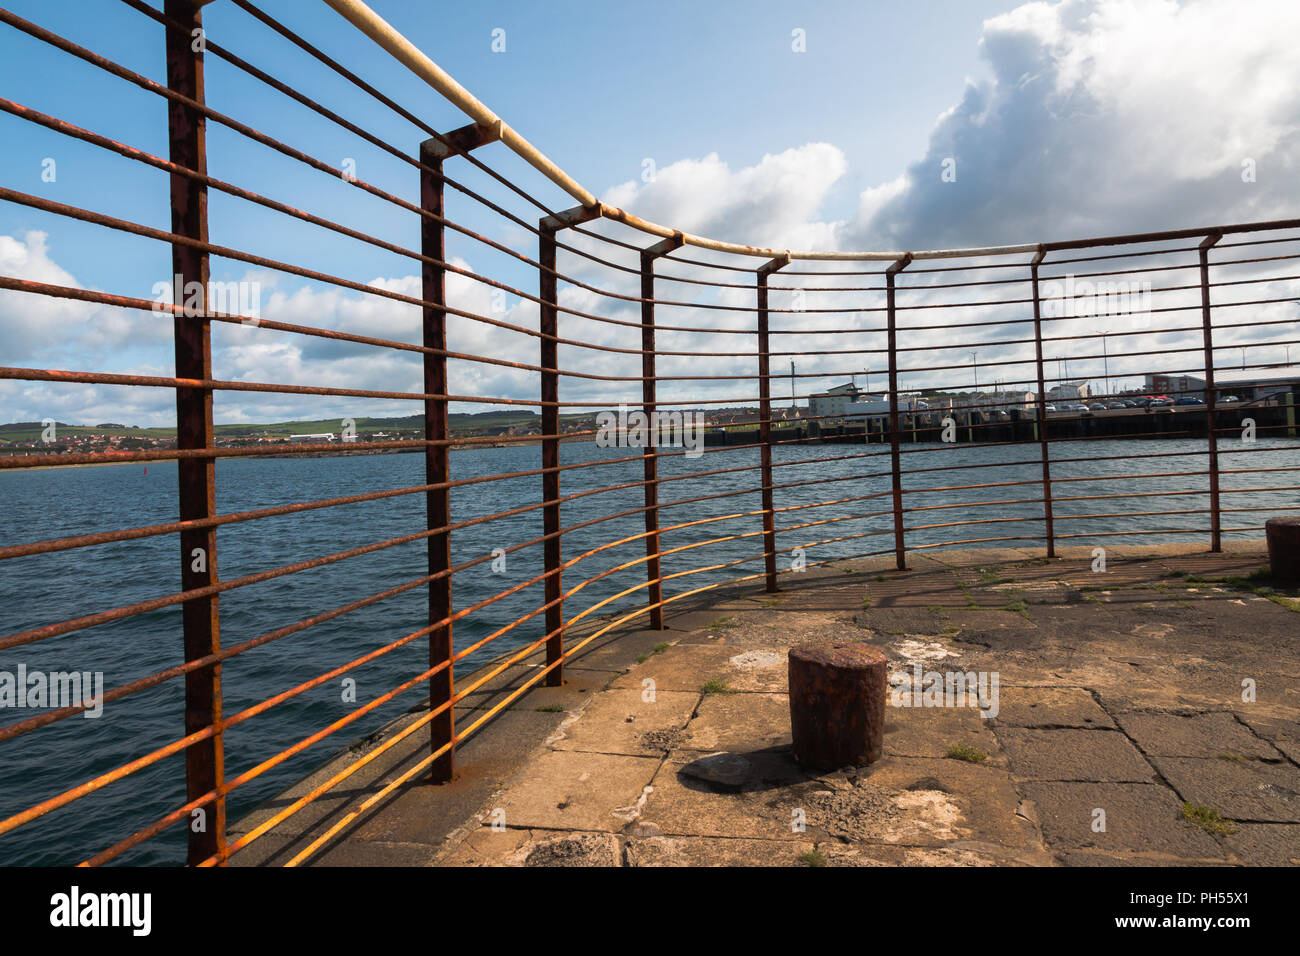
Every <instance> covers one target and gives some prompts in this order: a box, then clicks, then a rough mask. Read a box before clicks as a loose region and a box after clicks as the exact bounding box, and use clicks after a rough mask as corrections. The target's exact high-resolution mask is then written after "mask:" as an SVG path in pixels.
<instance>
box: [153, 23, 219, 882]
mask: <svg viewBox="0 0 1300 956" xmlns="http://www.w3.org/2000/svg"><path fill="white" fill-rule="evenodd" d="M164 13H165V14H166V16H167V17H169V18H171V19H172V20H173V21H174V22H175V23H177V24H179V26H167V27H165V28H164V29H165V32H166V36H167V86H168V88H169V89H171V90H174V91H176V92H177V93H180V94H182V95H184V96H187V97H189V98H190V99H192V100H195V101H197V102H199V103H202V102H203V52H202V47H201V46H200V48H199V49H197V50H196V49H194V43H193V36H194V34H193V33H192V31H194V30H201V29H202V27H203V15H202V13H201V11H200V9H199V7H198V6H197V5H194V4H191V3H190V2H188V0H166V3H165V5H164ZM167 128H168V135H169V139H170V157H171V161H172V162H173V163H176V164H177V165H178V166H183V167H185V168H186V169H190V170H193V171H194V172H196V173H201V174H205V175H206V173H207V142H206V139H207V123H206V120H205V117H204V116H203V114H202V113H200V112H199V111H197V110H195V109H193V108H191V107H189V106H187V105H185V104H183V103H179V102H176V101H175V100H169V101H168V104H167ZM171 209H172V214H171V226H172V232H174V233H176V234H177V235H180V236H186V237H189V238H191V239H197V240H199V241H200V242H205V243H206V242H207V241H208V191H207V187H206V186H204V185H203V184H202V183H200V182H199V181H197V180H194V179H190V178H189V177H187V176H180V175H176V174H173V175H172V176H171ZM172 273H173V278H172V283H173V291H174V294H175V298H176V304H177V305H184V304H186V303H188V304H189V305H188V306H187V308H186V313H192V312H194V310H193V308H192V305H193V302H194V298H193V297H192V296H191V295H190V294H189V293H190V292H191V291H192V290H193V289H194V288H195V286H194V284H196V283H197V284H198V286H199V287H200V288H201V290H202V297H201V302H202V308H201V309H199V310H198V314H197V315H195V314H177V315H176V316H175V319H174V320H173V323H172V327H173V330H174V335H175V350H176V377H177V378H195V379H205V380H211V379H212V332H211V327H210V320H209V318H208V254H207V253H206V252H204V251H201V250H199V249H196V248H193V247H191V246H187V245H181V244H180V243H173V244H172ZM176 447H177V448H179V449H203V450H210V449H211V448H212V447H213V441H212V389H211V388H203V387H199V388H179V387H178V388H177V389H176ZM176 471H177V481H178V488H179V505H180V512H179V516H180V520H181V521H196V520H201V519H204V518H212V517H214V516H215V514H216V485H215V479H216V463H215V460H214V459H213V458H210V457H208V458H182V459H180V460H179V461H178V462H177V468H176ZM180 544H181V555H180V557H181V589H182V590H185V591H189V590H192V589H195V588H205V587H210V586H212V585H214V584H216V583H217V580H218V579H217V532H216V529H215V528H213V527H207V528H202V529H197V530H186V531H182V532H181V533H180ZM181 620H182V628H183V633H184V638H183V642H184V651H185V660H186V661H192V660H197V659H199V658H203V657H207V656H209V655H211V654H215V653H217V652H218V651H219V650H220V649H221V612H220V607H219V602H218V596H217V595H216V594H213V595H210V596H209V597H201V598H192V599H191V600H188V601H186V602H185V603H184V604H183V605H182V611H181ZM209 727H211V728H213V730H214V733H213V734H212V736H211V737H208V738H207V739H206V740H202V741H199V742H198V743H196V744H192V745H191V746H189V747H187V748H186V750H185V795H186V799H187V800H196V799H198V798H199V797H202V796H203V795H204V794H206V793H209V792H213V791H215V792H216V794H217V796H216V799H215V800H214V801H213V802H212V803H210V804H208V805H207V807H206V808H204V810H203V813H202V825H201V826H200V825H197V822H198V821H197V820H196V821H194V822H192V823H191V825H190V826H189V828H188V830H189V851H188V855H187V856H188V860H189V863H190V865H191V866H193V865H195V864H197V863H200V862H202V861H203V860H206V859H208V858H209V857H211V856H213V855H221V856H224V853H225V848H226V798H225V794H224V792H223V790H224V788H225V753H224V739H223V735H222V730H221V665H220V664H219V663H218V664H211V665H209V666H207V667H201V668H198V669H196V670H192V671H190V672H189V673H187V674H186V675H185V733H186V734H193V733H196V732H198V731H202V730H205V729H207V728H209ZM223 862H224V861H223Z"/></svg>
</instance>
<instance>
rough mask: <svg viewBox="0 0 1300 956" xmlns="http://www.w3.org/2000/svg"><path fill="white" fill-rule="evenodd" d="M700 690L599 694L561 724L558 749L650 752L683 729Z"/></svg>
mask: <svg viewBox="0 0 1300 956" xmlns="http://www.w3.org/2000/svg"><path fill="white" fill-rule="evenodd" d="M699 699H700V697H699V694H698V693H682V692H678V691H670V690H661V691H656V692H655V693H654V694H653V695H651V694H648V693H646V692H645V691H644V690H642V689H640V688H629V689H626V690H609V691H607V692H605V693H603V694H598V695H596V696H595V697H594V698H592V700H591V701H590V702H589V703H588V704H587V705H586V706H585V708H584V709H583V710H582V712H581V713H580V714H579V715H577V716H575V717H574V718H573V719H572V720H569V721H565V722H564V723H563V724H561V725H560V728H559V730H558V731H557V735H559V739H558V740H554V741H553V742H552V744H551V746H553V747H555V749H557V750H584V751H590V752H594V753H606V754H626V755H628V756H634V757H639V756H647V755H649V754H651V753H656V752H659V751H660V750H662V747H661V746H660V745H659V744H658V743H657V742H658V741H659V740H661V739H663V738H664V736H665V735H670V736H671V735H672V734H674V733H680V732H681V730H682V728H684V727H685V726H686V722H687V721H688V720H690V718H691V714H692V713H693V712H694V711H695V705H696V704H697V703H698V701H699Z"/></svg>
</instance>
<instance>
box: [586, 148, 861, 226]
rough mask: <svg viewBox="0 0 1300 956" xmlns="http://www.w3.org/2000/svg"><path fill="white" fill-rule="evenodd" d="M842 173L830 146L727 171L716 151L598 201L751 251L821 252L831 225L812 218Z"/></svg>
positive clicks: (793, 151) (840, 157)
mask: <svg viewBox="0 0 1300 956" xmlns="http://www.w3.org/2000/svg"><path fill="white" fill-rule="evenodd" d="M847 168H848V164H847V161H846V160H845V158H844V153H843V152H842V151H841V150H840V149H839V148H838V147H835V146H832V145H831V144H830V143H808V144H807V145H804V146H799V147H796V148H793V149H787V150H785V151H784V152H782V153H778V154H775V155H773V154H769V155H766V156H764V157H763V158H762V159H761V160H760V161H759V162H758V163H756V164H755V165H753V166H748V167H744V168H741V169H738V170H734V171H733V170H732V169H731V168H730V166H728V164H727V163H726V162H725V161H723V160H722V159H721V158H720V157H719V156H718V154H717V153H710V154H708V155H707V156H705V157H704V158H702V159H683V160H679V161H677V162H674V163H671V164H669V165H667V166H664V167H662V168H659V169H657V170H655V174H654V177H653V179H652V180H651V181H650V182H637V181H636V180H630V181H628V182H625V183H622V184H620V185H618V186H615V187H613V188H611V189H609V190H608V191H607V192H606V193H605V194H604V195H603V196H602V197H601V199H602V201H603V202H606V203H608V204H610V205H613V206H617V207H619V208H620V209H625V210H627V211H629V212H633V213H635V214H637V215H639V216H642V217H644V218H646V219H650V220H653V221H655V222H661V223H671V224H673V226H674V228H677V229H681V230H682V231H683V232H693V233H697V234H701V235H706V236H710V237H711V238H714V239H723V240H727V241H731V242H740V243H744V244H745V245H751V246H768V247H771V248H780V249H794V248H799V249H805V248H825V247H826V246H827V244H828V243H830V242H833V232H834V227H835V224H834V223H833V222H820V221H818V220H817V219H816V216H817V214H818V211H819V209H820V207H821V205H822V203H823V201H824V200H825V198H826V194H827V192H828V191H829V190H830V188H831V186H833V185H834V184H835V182H836V180H838V179H839V178H840V177H841V176H843V175H844V173H845V171H846V169H847Z"/></svg>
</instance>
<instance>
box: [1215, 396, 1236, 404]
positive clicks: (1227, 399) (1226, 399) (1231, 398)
mask: <svg viewBox="0 0 1300 956" xmlns="http://www.w3.org/2000/svg"><path fill="white" fill-rule="evenodd" d="M1239 401H1241V399H1240V398H1238V397H1237V396H1236V395H1224V396H1223V397H1222V398H1220V399H1219V402H1220V403H1221V404H1224V405H1226V404H1228V403H1229V402H1239Z"/></svg>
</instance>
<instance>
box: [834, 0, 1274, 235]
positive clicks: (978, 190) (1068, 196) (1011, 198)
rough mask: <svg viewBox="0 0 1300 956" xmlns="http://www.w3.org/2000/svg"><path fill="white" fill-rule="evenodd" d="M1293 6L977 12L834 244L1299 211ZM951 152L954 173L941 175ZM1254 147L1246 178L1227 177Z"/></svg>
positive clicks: (1154, 226)
mask: <svg viewBox="0 0 1300 956" xmlns="http://www.w3.org/2000/svg"><path fill="white" fill-rule="evenodd" d="M1297 35H1300V4H1296V3H1294V2H1292V0H1253V2H1250V3H1242V2H1239V0H1193V2H1185V3H1177V2H1173V0H1064V2H1061V3H1056V4H1049V3H1029V4H1025V5H1023V6H1021V7H1018V8H1017V9H1015V10H1013V11H1011V12H1009V13H1006V14H1004V15H1002V16H999V17H995V18H993V19H991V20H988V21H987V22H986V23H985V24H984V33H983V38H982V41H981V44H982V49H983V53H984V56H985V58H986V60H987V61H988V63H989V65H990V66H991V68H992V73H993V78H992V79H991V80H989V81H987V82H984V83H970V84H969V85H968V86H967V88H966V90H965V93H964V94H963V96H962V98H961V100H960V102H959V103H958V104H957V105H956V106H955V107H954V108H953V109H952V110H950V111H948V112H947V113H945V114H944V116H942V117H941V118H940V120H939V123H938V125H937V126H936V128H935V130H934V133H933V135H932V137H931V141H930V146H929V148H928V150H927V153H926V155H925V157H924V158H922V159H920V160H919V161H917V162H916V163H914V164H913V165H912V166H911V167H909V169H908V170H907V173H906V185H905V187H904V188H902V189H899V188H898V181H897V180H895V181H894V183H892V184H886V185H885V186H880V187H876V188H875V189H873V190H868V191H867V192H865V193H863V195H862V204H861V209H860V211H859V215H858V217H857V219H856V220H855V222H854V223H853V224H852V226H851V227H849V228H847V229H846V230H845V237H844V240H843V242H842V247H846V248H886V249H916V248H936V247H941V246H979V245H995V244H1001V243H1007V242H1033V241H1040V240H1047V239H1058V238H1071V237H1077V236H1086V235H1106V234H1120V233H1125V232H1131V231H1154V230H1160V229H1174V228H1182V227H1188V226H1197V225H1216V224H1219V223H1223V222H1234V221H1251V220H1255V219H1275V218H1283V217H1285V216H1288V215H1292V216H1294V215H1296V214H1297V212H1300V190H1297V188H1296V182H1297V175H1298V174H1300V58H1297V57H1296V56H1295V50H1294V39H1295V37H1296V36H1297ZM948 158H952V159H955V160H956V170H957V178H956V181H955V182H944V181H942V179H941V175H940V174H941V171H942V164H943V162H944V160H945V159H948ZM1246 160H1252V161H1253V162H1254V164H1255V169H1256V174H1257V175H1256V180H1257V181H1256V182H1253V183H1248V182H1243V181H1242V175H1241V173H1242V164H1243V162H1245V161H1246Z"/></svg>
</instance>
